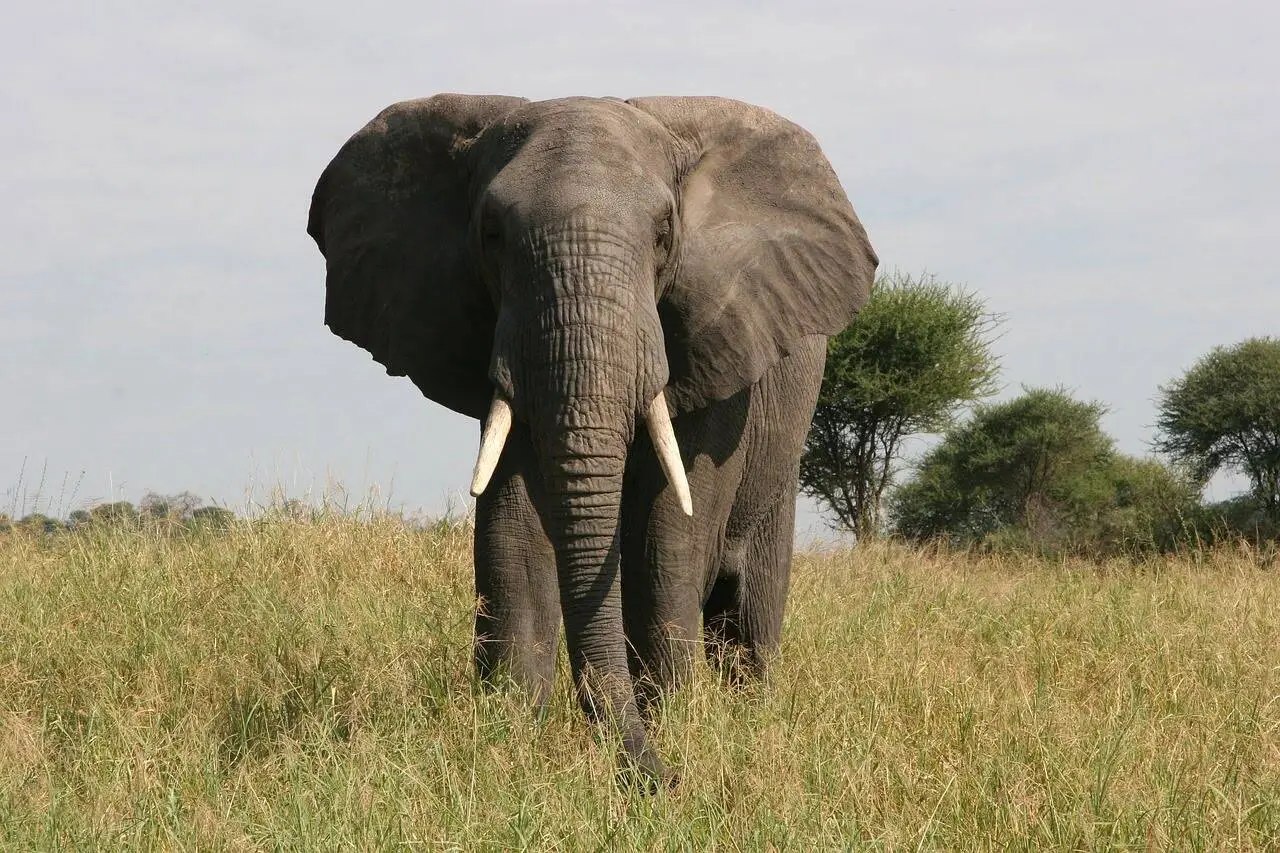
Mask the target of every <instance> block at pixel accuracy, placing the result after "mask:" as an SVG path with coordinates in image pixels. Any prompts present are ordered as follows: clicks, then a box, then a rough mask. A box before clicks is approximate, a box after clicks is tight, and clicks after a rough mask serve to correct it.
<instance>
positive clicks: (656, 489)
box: [307, 93, 879, 786]
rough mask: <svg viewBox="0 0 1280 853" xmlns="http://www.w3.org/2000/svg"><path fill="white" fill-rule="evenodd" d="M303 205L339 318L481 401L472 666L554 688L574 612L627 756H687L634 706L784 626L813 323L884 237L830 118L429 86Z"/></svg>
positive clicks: (860, 299)
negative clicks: (862, 199)
mask: <svg viewBox="0 0 1280 853" xmlns="http://www.w3.org/2000/svg"><path fill="white" fill-rule="evenodd" d="M307 232H308V234H310V236H311V237H312V239H313V240H314V241H315V243H316V245H317V247H318V248H319V250H320V252H321V254H322V255H323V257H324V259H325V267H326V275H325V307H324V322H325V325H326V326H328V328H329V329H330V331H331V332H332V333H334V334H335V335H337V336H339V337H341V338H343V339H345V340H347V341H349V342H351V343H354V344H356V345H357V346H359V347H361V348H363V349H364V350H366V351H367V352H368V353H369V354H370V355H371V356H372V358H373V359H374V360H376V361H377V362H378V363H380V364H381V365H382V366H383V367H384V368H385V370H386V372H387V374H389V375H392V376H405V377H408V379H409V380H410V381H412V382H413V384H414V385H416V386H417V388H418V389H419V390H420V391H421V393H422V394H423V395H424V396H426V397H427V398H429V399H431V400H433V401H435V402H436V403H438V404H441V405H443V406H445V407H447V408H449V409H451V410H453V411H455V412H459V413H461V414H463V415H467V416H470V417H473V418H476V419H478V420H479V422H480V424H479V426H480V449H479V453H478V458H477V461H476V466H475V469H474V476H473V480H472V483H471V493H472V495H473V496H475V497H476V507H475V540H474V562H475V586H476V594H477V600H478V602H479V605H478V607H477V610H476V616H475V647H474V663H475V667H476V670H477V672H478V674H479V676H480V677H481V679H482V682H483V683H487V684H495V683H497V681H498V680H499V677H500V676H501V677H502V678H503V679H510V680H513V681H514V682H516V684H518V685H519V686H521V687H522V688H523V689H525V690H527V691H528V692H529V695H530V696H531V697H532V699H533V702H534V703H535V705H537V704H540V703H543V702H545V701H546V698H547V695H548V691H549V690H550V689H551V685H552V683H553V680H554V676H555V661H556V651H557V646H558V643H559V639H560V637H559V631H560V628H561V625H563V628H564V638H565V645H566V647H567V649H568V654H569V660H570V667H571V672H572V677H573V683H574V685H575V688H576V691H577V697H578V701H579V704H580V705H581V707H582V709H583V711H584V712H585V714H586V715H587V717H588V718H589V719H591V720H593V721H595V722H596V723H597V724H599V725H601V726H604V727H605V729H606V730H610V731H611V732H612V734H613V735H614V736H616V737H617V738H618V741H619V743H620V755H619V766H620V770H621V771H623V772H631V773H633V774H638V778H641V779H644V780H647V781H648V782H649V783H651V784H652V785H655V786H656V785H660V784H662V783H664V782H666V783H671V782H672V780H674V779H675V778H677V776H676V774H675V773H674V772H672V771H671V770H670V769H669V768H668V767H667V766H666V765H665V764H664V763H663V761H662V760H661V758H660V757H659V755H658V754H657V750H656V748H655V747H654V746H653V744H652V742H651V738H650V736H649V733H648V730H647V723H648V722H649V721H650V718H651V717H650V715H651V713H652V709H653V707H654V704H655V702H657V701H658V700H659V699H660V698H661V697H662V696H663V695H666V694H667V693H668V691H670V690H672V689H673V688H675V687H677V686H678V685H679V684H680V682H681V681H682V680H683V679H684V678H685V677H686V676H687V674H688V673H689V672H690V667H691V666H692V664H693V662H694V659H695V657H696V655H695V649H696V646H697V643H696V641H697V640H699V639H701V640H702V641H703V647H704V650H705V652H704V653H705V655H706V656H707V657H709V658H710V659H711V660H712V662H718V663H720V664H721V665H723V666H725V667H726V669H725V671H726V673H728V674H729V675H730V677H731V678H734V679H736V680H741V679H746V678H751V679H758V678H759V677H760V676H762V675H763V674H764V673H765V672H766V670H767V666H768V663H769V661H770V659H771V658H773V657H774V656H775V655H776V653H777V650H778V648H779V640H780V633H781V626H782V618H783V612H784V607H785V603H786V597H787V587H788V583H789V572H790V566H791V560H792V549H793V539H794V528H795V502H796V493H797V489H798V473H799V461H800V456H801V452H802V450H803V445H804V438H805V434H806V432H807V430H808V427H809V423H810V421H811V419H812V416H813V410H814V406H815V404H816V399H817V395H818V390H819V387H820V384H821V379H822V372H823V367H824V363H825V359H826V342H827V339H828V338H829V337H830V336H832V335H834V334H837V333H838V332H840V331H841V330H843V329H844V328H845V327H846V326H847V325H848V324H849V322H850V321H851V320H852V318H853V317H854V316H855V314H856V313H857V312H858V311H859V310H860V309H861V307H862V306H863V304H864V303H865V302H866V300H867V298H868V296H869V293H870V290H871V284H872V280H873V278H874V275H875V270H876V267H877V266H878V264H879V259H878V258H877V256H876V253H875V251H874V250H873V249H872V247H871V243H870V241H869V239H868V236H867V232H866V230H865V229H864V227H863V225H862V223H861V222H860V221H859V220H858V217H857V215H856V214H855V213H854V210H853V208H852V206H851V204H850V202H849V199H848V197H847V196H846V194H845V191H844V189H843V188H842V186H841V184H840V181H839V180H838V178H837V177H836V174H835V172H834V170H833V169H832V167H831V165H830V163H829V162H828V160H827V158H826V156H825V155H824V154H823V152H822V150H821V149H820V147H819V145H818V143H817V141H816V140H815V138H814V137H813V135H812V134H811V133H809V132H808V131H807V130H805V129H803V128H801V127H800V126H798V125H797V124H795V123H793V122H791V121H789V120H787V119H785V118H783V117H782V116H780V115H778V114H776V113H774V112H772V111H770V110H768V109H765V108H763V107H759V106H755V105H752V104H748V103H744V102H741V101H737V100H732V99H728V98H722V97H711V96H705V97H686V96H659V97H642V98H632V99H626V100H624V99H621V98H616V97H568V98H557V99H551V100H542V101H532V100H528V99H525V98H520V97H512V96H500V95H467V94H452V93H445V94H438V95H435V96H433V97H428V98H421V99H415V100H408V101H402V102H398V103H395V104H392V105H391V106H389V107H387V108H386V109H384V110H383V111H381V112H380V113H379V114H378V115H377V116H375V117H374V118H373V119H372V120H370V121H369V122H368V123H367V124H366V125H365V126H364V127H363V128H361V129H360V130H359V131H357V132H356V133H355V134H354V135H353V136H351V137H350V139H348V140H347V141H346V143H345V144H344V145H342V146H341V148H340V149H339V150H338V153H337V154H336V155H335V156H334V157H333V159H332V160H331V161H330V162H329V164H328V165H327V166H326V168H325V169H324V170H323V172H322V174H321V176H320V178H319V180H318V181H317V183H316V186H315V190H314V192H313V195H312V199H311V206H310V211H309V217H308V224H307ZM641 424H643V425H644V428H643V429H641V428H640V426H641ZM700 623H701V624H700ZM699 629H701V631H700V630H699ZM726 662H727V663H726Z"/></svg>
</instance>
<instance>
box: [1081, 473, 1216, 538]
mask: <svg viewBox="0 0 1280 853" xmlns="http://www.w3.org/2000/svg"><path fill="white" fill-rule="evenodd" d="M1108 477H1109V479H1110V482H1111V486H1112V489H1113V491H1112V493H1111V495H1110V496H1109V497H1110V500H1109V502H1108V504H1107V505H1106V506H1105V507H1104V511H1103V513H1102V514H1101V515H1100V517H1099V519H1098V528H1097V530H1096V532H1095V533H1094V535H1093V536H1092V537H1091V539H1092V544H1093V548H1094V550H1097V551H1102V552H1104V553H1111V554H1115V553H1129V552H1133V551H1172V550H1175V549H1177V548H1178V547H1179V546H1181V545H1184V544H1190V543H1192V542H1194V538H1195V536H1196V532H1197V525H1198V522H1199V519H1200V517H1201V516H1200V513H1201V509H1200V500H1199V498H1200V486H1199V484H1198V483H1197V482H1196V481H1195V480H1193V479H1192V478H1190V477H1188V476H1186V475H1185V474H1184V473H1182V472H1180V471H1177V470H1175V469H1173V468H1170V467H1169V466H1168V465H1165V464H1164V463H1163V462H1161V461H1160V460H1158V459H1138V458H1136V457H1132V456H1124V455H1117V456H1115V457H1114V458H1112V459H1111V461H1110V465H1109V468H1108Z"/></svg>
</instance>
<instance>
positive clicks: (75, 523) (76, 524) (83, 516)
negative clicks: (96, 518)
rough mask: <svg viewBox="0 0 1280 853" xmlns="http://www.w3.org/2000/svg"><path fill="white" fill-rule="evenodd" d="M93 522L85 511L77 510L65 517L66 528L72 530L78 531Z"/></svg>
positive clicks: (91, 517)
mask: <svg viewBox="0 0 1280 853" xmlns="http://www.w3.org/2000/svg"><path fill="white" fill-rule="evenodd" d="M92 521H93V516H91V515H90V514H89V511H88V510H87V509H78V510H76V511H74V512H73V513H71V515H69V516H67V527H69V528H71V529H72V530H79V529H81V528H83V527H87V526H88V525H89V524H90V523H91V522H92Z"/></svg>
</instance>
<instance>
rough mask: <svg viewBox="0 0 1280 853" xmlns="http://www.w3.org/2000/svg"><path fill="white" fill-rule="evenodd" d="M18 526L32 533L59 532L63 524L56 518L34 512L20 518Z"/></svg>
mask: <svg viewBox="0 0 1280 853" xmlns="http://www.w3.org/2000/svg"><path fill="white" fill-rule="evenodd" d="M18 527H19V528H20V529H22V530H25V531H28V532H30V533H57V532H58V531H59V530H61V529H62V524H61V523H60V522H59V521H58V520H57V519H56V518H50V517H49V516H47V515H45V514H43V513H39V512H33V513H30V514H29V515H26V516H23V517H22V518H21V519H19V520H18Z"/></svg>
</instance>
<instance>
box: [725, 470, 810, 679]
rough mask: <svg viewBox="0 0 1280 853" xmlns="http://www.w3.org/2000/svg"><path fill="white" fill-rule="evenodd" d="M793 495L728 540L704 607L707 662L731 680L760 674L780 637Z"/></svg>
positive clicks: (792, 536)
mask: <svg viewBox="0 0 1280 853" xmlns="http://www.w3.org/2000/svg"><path fill="white" fill-rule="evenodd" d="M792 494H793V493H791V492H788V493H786V494H784V495H783V496H782V497H780V498H779V499H778V500H777V501H776V502H774V504H773V505H772V506H771V507H770V508H769V509H768V510H767V511H766V512H765V513H764V515H763V517H761V518H759V519H756V520H755V523H754V524H752V525H750V526H749V527H748V529H747V532H746V533H745V534H744V535H742V536H741V537H740V538H737V539H736V540H735V541H731V542H729V543H727V546H726V548H725V553H724V556H723V558H722V560H721V564H720V570H719V575H718V577H717V580H716V582H715V584H714V585H713V586H712V589H711V593H710V595H709V596H708V597H707V601H706V604H705V605H704V606H703V638H704V641H705V647H706V654H707V658H708V661H709V662H710V663H711V664H712V666H714V667H716V668H718V669H719V670H720V671H721V673H722V674H723V675H724V676H725V678H726V679H727V680H728V681H729V682H730V683H732V684H742V683H743V682H744V681H746V680H747V679H749V678H759V677H763V676H764V674H765V671H766V670H767V668H768V665H769V663H770V661H771V660H772V659H773V658H774V657H775V656H776V655H777V652H778V648H779V645H780V643H781V640H782V617H783V614H784V612H785V611H786V604H787V589H788V585H789V582H790V577H791V557H792V552H793V549H794V545H793V543H794V539H795V523H796V521H795V520H796V502H795V498H794V497H792Z"/></svg>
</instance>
